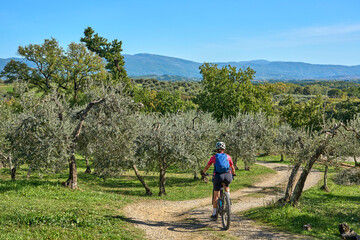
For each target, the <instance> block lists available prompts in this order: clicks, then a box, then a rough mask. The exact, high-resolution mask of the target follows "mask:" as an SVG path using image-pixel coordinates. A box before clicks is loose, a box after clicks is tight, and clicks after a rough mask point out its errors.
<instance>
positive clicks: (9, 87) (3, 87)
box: [0, 83, 14, 94]
mask: <svg viewBox="0 0 360 240" xmlns="http://www.w3.org/2000/svg"><path fill="white" fill-rule="evenodd" d="M13 90H14V84H5V83H0V94H4V93H7V92H12V91H13Z"/></svg>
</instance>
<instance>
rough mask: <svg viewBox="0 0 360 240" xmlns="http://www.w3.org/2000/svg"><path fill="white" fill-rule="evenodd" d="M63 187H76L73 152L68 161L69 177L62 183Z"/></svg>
mask: <svg viewBox="0 0 360 240" xmlns="http://www.w3.org/2000/svg"><path fill="white" fill-rule="evenodd" d="M62 184H63V185H64V186H65V187H70V188H71V189H77V188H78V186H77V168H76V159H75V154H72V155H71V158H70V163H69V178H68V180H66V182H63V183H62Z"/></svg>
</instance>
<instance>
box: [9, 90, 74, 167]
mask: <svg viewBox="0 0 360 240" xmlns="http://www.w3.org/2000/svg"><path fill="white" fill-rule="evenodd" d="M17 89H18V91H22V92H21V94H20V96H21V97H20V100H19V102H20V105H21V109H22V110H21V112H20V113H18V114H16V118H15V120H14V122H13V125H12V130H11V132H9V133H8V135H7V138H8V140H9V142H10V144H11V148H12V155H13V163H14V165H15V166H20V165H21V164H24V163H26V164H28V165H29V168H30V169H31V170H34V169H36V170H38V171H52V172H57V171H59V170H61V169H63V167H64V164H65V163H66V162H67V158H68V157H69V154H68V151H67V150H68V147H69V137H70V133H71V130H72V129H71V125H72V124H71V120H70V119H69V117H68V114H69V112H68V109H67V108H68V106H67V103H66V101H63V98H62V96H61V95H57V94H55V93H51V94H48V95H45V96H43V97H42V98H39V97H37V96H36V95H35V94H34V92H33V91H23V90H26V85H21V84H20V85H19V86H18V88H17Z"/></svg>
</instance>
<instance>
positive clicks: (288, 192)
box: [280, 163, 301, 202]
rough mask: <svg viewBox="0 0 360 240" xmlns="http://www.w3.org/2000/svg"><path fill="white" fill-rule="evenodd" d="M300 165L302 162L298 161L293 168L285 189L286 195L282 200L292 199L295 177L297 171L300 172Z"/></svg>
mask: <svg viewBox="0 0 360 240" xmlns="http://www.w3.org/2000/svg"><path fill="white" fill-rule="evenodd" d="M300 166H301V164H300V163H296V164H295V166H294V167H293V169H292V170H291V174H290V177H289V181H288V184H287V187H286V191H285V196H284V198H283V199H281V200H280V201H281V202H288V201H289V200H290V198H291V193H292V191H293V188H294V183H295V178H296V175H297V173H298V172H299V169H300Z"/></svg>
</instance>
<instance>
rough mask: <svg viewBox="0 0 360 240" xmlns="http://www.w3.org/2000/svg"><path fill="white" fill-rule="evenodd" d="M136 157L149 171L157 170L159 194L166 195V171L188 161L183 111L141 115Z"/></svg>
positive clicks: (185, 123)
mask: <svg viewBox="0 0 360 240" xmlns="http://www.w3.org/2000/svg"><path fill="white" fill-rule="evenodd" d="M139 121H140V122H141V125H140V126H141V129H140V135H139V137H138V138H137V139H136V144H137V149H136V156H137V157H139V158H141V159H142V161H143V164H144V165H145V166H146V167H147V169H148V170H158V171H159V196H161V195H166V191H165V184H166V172H167V169H168V168H169V166H172V165H180V166H184V165H187V164H190V163H189V162H188V161H189V158H187V153H188V151H189V147H188V145H187V134H186V129H187V126H188V123H187V122H186V120H185V118H184V116H183V115H182V114H168V115H165V116H162V115H158V114H149V115H141V118H139Z"/></svg>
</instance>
